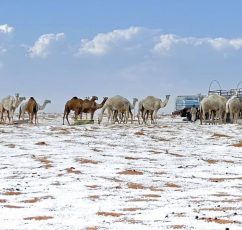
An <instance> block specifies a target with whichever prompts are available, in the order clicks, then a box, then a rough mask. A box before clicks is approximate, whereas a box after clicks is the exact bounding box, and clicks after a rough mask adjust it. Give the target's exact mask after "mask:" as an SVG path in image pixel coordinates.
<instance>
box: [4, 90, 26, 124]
mask: <svg viewBox="0 0 242 230" xmlns="http://www.w3.org/2000/svg"><path fill="white" fill-rule="evenodd" d="M24 100H26V98H25V97H19V94H18V93H17V94H16V95H15V97H13V96H7V97H5V98H3V99H2V102H1V109H0V111H1V120H3V112H7V117H8V120H9V123H11V122H12V123H13V115H14V112H15V110H16V108H17V107H18V106H19V105H20V103H21V102H22V101H24Z"/></svg>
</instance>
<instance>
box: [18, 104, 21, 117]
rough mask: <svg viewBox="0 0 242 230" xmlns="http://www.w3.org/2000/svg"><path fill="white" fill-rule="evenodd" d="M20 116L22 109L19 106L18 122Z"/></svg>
mask: <svg viewBox="0 0 242 230" xmlns="http://www.w3.org/2000/svg"><path fill="white" fill-rule="evenodd" d="M21 114H22V108H21V106H20V108H19V114H18V119H19V120H20V117H21Z"/></svg>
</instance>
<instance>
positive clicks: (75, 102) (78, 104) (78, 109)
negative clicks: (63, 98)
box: [63, 97, 83, 125]
mask: <svg viewBox="0 0 242 230" xmlns="http://www.w3.org/2000/svg"><path fill="white" fill-rule="evenodd" d="M82 104H83V100H82V99H80V98H77V97H73V98H72V99H71V100H69V101H67V102H66V104H65V109H64V115H63V125H64V119H65V118H66V120H67V122H68V124H69V125H70V122H69V120H68V115H69V113H70V112H71V111H74V112H75V119H77V116H78V115H79V114H80V113H82Z"/></svg>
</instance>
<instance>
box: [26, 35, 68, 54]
mask: <svg viewBox="0 0 242 230" xmlns="http://www.w3.org/2000/svg"><path fill="white" fill-rule="evenodd" d="M64 37H65V35H64V33H58V34H43V35H41V36H40V37H39V38H38V40H37V41H36V42H35V43H34V46H32V47H30V48H29V49H28V53H29V56H30V57H41V58H45V57H47V56H48V55H49V53H50V49H51V46H52V45H53V44H54V43H56V42H58V41H61V40H63V39H64Z"/></svg>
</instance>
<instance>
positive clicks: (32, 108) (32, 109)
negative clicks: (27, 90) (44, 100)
mask: <svg viewBox="0 0 242 230" xmlns="http://www.w3.org/2000/svg"><path fill="white" fill-rule="evenodd" d="M25 111H26V112H27V113H28V115H29V122H30V123H33V119H34V124H35V125H36V123H37V112H38V104H37V102H36V101H35V99H34V98H33V97H31V98H30V99H29V100H28V102H27V105H26V108H25Z"/></svg>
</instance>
